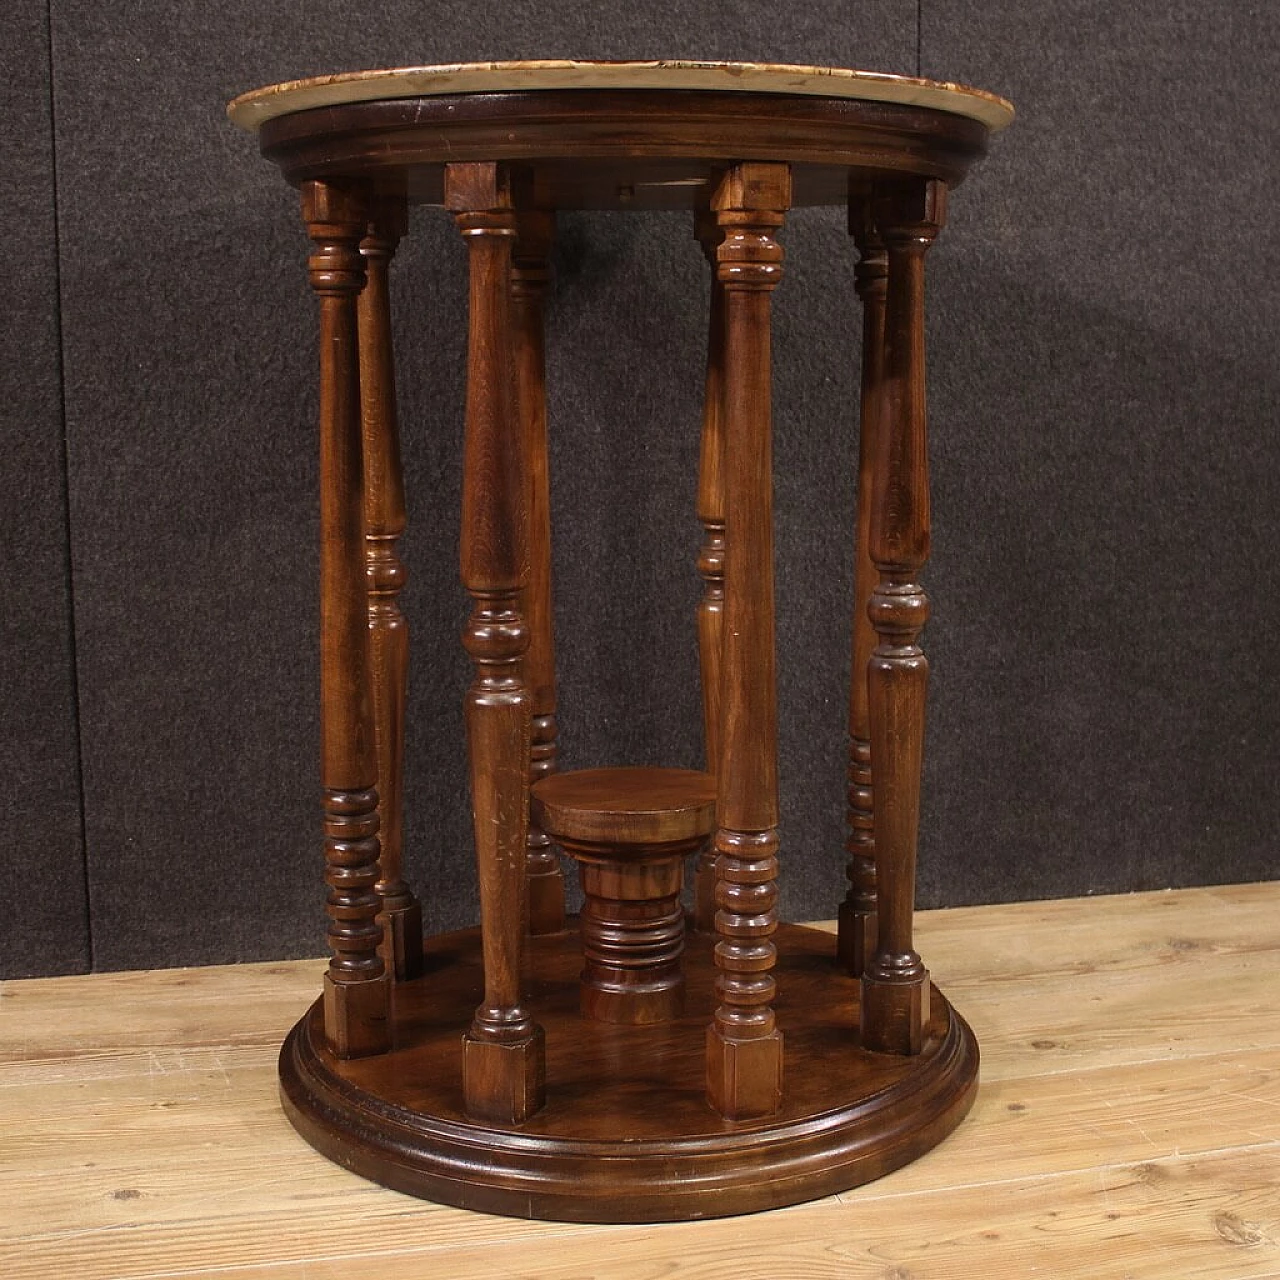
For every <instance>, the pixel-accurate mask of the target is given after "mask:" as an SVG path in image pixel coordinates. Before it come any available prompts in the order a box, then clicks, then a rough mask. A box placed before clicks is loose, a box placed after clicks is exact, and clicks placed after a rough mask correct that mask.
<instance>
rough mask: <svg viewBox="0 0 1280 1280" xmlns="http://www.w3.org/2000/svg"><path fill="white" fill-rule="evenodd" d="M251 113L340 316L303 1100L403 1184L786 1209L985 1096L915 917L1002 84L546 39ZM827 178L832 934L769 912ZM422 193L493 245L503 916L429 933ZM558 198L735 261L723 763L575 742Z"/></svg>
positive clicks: (479, 479) (713, 697)
mask: <svg viewBox="0 0 1280 1280" xmlns="http://www.w3.org/2000/svg"><path fill="white" fill-rule="evenodd" d="M229 111H230V115H231V118H232V120H234V121H235V122H236V123H237V124H239V125H242V126H244V127H245V128H247V129H250V130H253V131H256V132H257V133H258V136H259V139H260V142H261V147H262V152H263V154H264V155H265V156H267V157H268V158H269V159H271V160H273V161H274V162H275V163H277V164H278V165H279V166H280V168H281V169H282V170H283V172H284V174H285V176H286V178H288V180H289V181H290V182H292V183H293V184H294V185H295V186H297V187H298V188H299V189H300V191H301V196H302V213H303V218H304V220H305V222H306V224H307V229H308V233H309V235H310V237H311V239H312V241H313V242H314V252H313V253H312V256H311V258H310V263H309V266H310V278H311V284H312V287H313V289H314V291H315V293H316V295H317V297H318V300H319V306H320V335H321V336H320V379H321V383H320V459H321V651H322V675H321V704H322V720H321V739H322V786H323V793H324V799H323V818H324V845H325V862H326V880H327V883H328V885H329V896H328V914H329V920H330V926H329V941H330V944H331V946H332V950H333V958H332V960H331V961H330V965H329V971H328V973H327V974H326V977H325V980H324V991H323V994H322V996H321V998H320V999H319V1000H318V1001H317V1002H316V1004H315V1006H314V1007H313V1008H312V1009H311V1010H310V1011H309V1012H308V1014H307V1015H306V1016H305V1017H304V1018H303V1019H302V1020H301V1022H299V1023H298V1025H297V1026H296V1027H295V1028H294V1030H293V1031H292V1032H291V1033H290V1035H289V1038H288V1040H287V1041H286V1042H285V1045H284V1048H283V1049H282V1052H281V1059H280V1077H281V1087H282V1094H283V1099H284V1105H285V1109H286V1111H287V1113H288V1115H289V1118H290V1120H291V1121H292V1122H293V1124H294V1125H295V1126H296V1127H297V1129H298V1130H299V1131H300V1132H301V1133H302V1135H303V1136H304V1137H305V1138H306V1139H307V1140H308V1141H309V1142H310V1143H312V1145H314V1146H315V1147H317V1148H318V1149H319V1150H320V1151H322V1152H324V1153H325V1154H326V1155H328V1156H329V1157H331V1158H332V1159H334V1160H336V1161H338V1162H340V1163H341V1164H343V1165H345V1166H347V1167H349V1168H351V1169H354V1170H356V1171H357V1172H359V1173H362V1174H364V1175H365V1176H367V1177H370V1178H373V1179H376V1180H377V1181H379V1182H382V1183H385V1184H386V1185H388V1186H392V1187H396V1188H399V1189H401V1190H404V1191H408V1192H412V1193H414V1194H416V1195H421V1196H426V1197H429V1198H431V1199H435V1200H440V1201H444V1202H446V1203H449V1204H454V1205H460V1206H464V1207H470V1208H476V1209H482V1210H486V1211H490V1212H496V1213H505V1214H513V1215H519V1216H532V1217H546V1218H561V1219H569V1220H582V1221H601V1222H610V1221H617V1222H623V1221H661V1220H669V1219H681V1218H698V1217H709V1216H716V1215H723V1214H731V1213H742V1212H748V1211H752V1210H757V1209H766V1208H772V1207H775V1206H778V1205H784V1204H790V1203H794V1202H796V1201H800V1200H806V1199H810V1198H813V1197H816V1196H822V1195H827V1194H830V1193H832V1192H835V1191H839V1190H842V1189H845V1188H847V1187H850V1186H853V1185H856V1184H858V1183H860V1182H864V1181H867V1180H868V1179H871V1178H875V1177H878V1176H880V1175H881V1174H883V1173H885V1172H887V1171H888V1170H890V1169H893V1168H896V1167H897V1166H899V1165H901V1164H904V1163H906V1162H907V1161H909V1160H912V1159H914V1158H915V1157H917V1156H918V1155H920V1154H921V1153H923V1152H924V1151H926V1150H928V1149H929V1148H930V1147H932V1146H934V1145H935V1144H936V1143H937V1142H939V1141H940V1140H941V1139H942V1138H943V1137H945V1136H946V1134H948V1133H949V1132H950V1131H951V1130H952V1129H953V1128H954V1127H955V1126H956V1125H957V1124H959V1122H960V1120H961V1119H962V1118H963V1116H964V1115H965V1113H966V1112H967V1110H968V1108H969V1106H970V1104H971V1102H972V1099H973V1095H974V1090H975V1088H976V1083H977V1072H978V1048H977V1043H976V1041H975V1040H974V1037H973V1034H972V1032H971V1031H970V1030H969V1028H968V1027H967V1026H966V1025H965V1023H964V1021H963V1020H962V1019H961V1018H960V1017H959V1015H958V1014H957V1013H956V1012H955V1011H954V1010H953V1009H952V1008H951V1006H950V1005H949V1004H948V1003H947V1001H946V1000H945V999H944V998H943V997H942V996H941V994H939V992H938V991H937V990H936V988H934V987H932V985H931V984H930V981H929V975H928V973H927V971H926V969H925V966H924V964H923V962H922V961H921V958H920V956H919V955H918V954H917V952H916V950H915V948H914V945H913V940H912V911H913V899H914V892H915V861H916V827H917V817H918V812H919V795H920V762H921V748H922V739H923V727H924V718H923V717H924V700H925V684H926V679H927V663H926V660H925V657H924V654H923V652H922V650H921V649H920V647H919V643H918V641H919V636H920V632H921V630H922V628H923V627H924V625H925V622H926V619H927V617H928V612H929V604H928V598H927V596H926V594H925V592H924V589H923V587H921V585H920V582H919V578H920V570H921V567H922V565H923V564H924V562H925V560H926V558H927V556H928V550H929V490H928V461H927V441H926V427H925V390H924V338H923V334H924V325H923V299H924V292H923V288H924V260H925V255H926V252H927V250H928V249H929V246H930V245H931V244H932V242H933V240H934V237H935V236H936V235H937V233H938V231H939V229H940V228H941V226H942V223H943V220H944V214H945V209H946V202H947V192H948V191H949V189H950V188H951V187H953V186H954V185H956V184H957V183H958V182H960V181H961V179H962V178H963V177H964V175H965V172H966V170H967V169H968V167H969V166H970V165H971V164H972V163H973V162H974V161H975V160H977V159H978V158H979V157H980V156H981V155H982V154H983V152H984V150H985V147H986V143H987V139H988V136H989V134H990V133H991V132H992V131H994V130H998V129H1000V128H1003V127H1004V126H1005V125H1006V124H1007V123H1008V122H1009V121H1010V119H1011V118H1012V108H1011V107H1010V106H1009V104H1008V103H1006V102H1005V101H1004V100H1003V99H1000V98H997V97H994V96H993V95H991V94H987V93H982V92H980V91H978V90H974V89H968V88H963V87H961V86H957V85H949V84H937V83H932V82H929V81H923V80H912V79H906V78H902V77H896V76H886V75H875V74H871V73H867V72H858V71H845V70H838V69H830V68H815V67H790V66H773V65H761V64H751V63H690V62H643V63H641V62H636V63H584V62H518V63H485V64H470V65H456V66H447V67H416V68H409V69H403V70H396V71H380V72H362V73H356V74H352V75H342V76H331V77H324V78H321V79H315V80H303V81H297V82H293V83H290V84H284V85H277V86H273V87H271V88H267V89H261V90H258V91H257V92H254V93H250V94H246V95H245V96H243V97H241V98H238V99H236V101H235V102H233V103H232V104H231V106H230V108H229ZM815 204H818V205H828V204H833V205H841V206H846V207H847V208H848V211H849V228H850V232H851V234H852V237H853V240H854V243H855V245H856V247H857V250H858V253H859V255H860V256H859V261H858V264H857V269H856V280H857V292H858V295H859V297H860V299H861V304H862V308H863V369H862V407H861V435H860V461H859V482H858V495H859V499H858V515H857V534H858V539H857V544H858V553H857V570H856V585H855V595H856V600H855V601H853V614H854V623H853V635H852V651H853V670H854V672H855V677H856V678H855V679H854V680H853V682H852V689H851V693H850V717H849V726H850V754H849V832H850V834H849V842H848V852H849V863H848V876H849V881H850V889H849V893H848V895H847V897H846V899H845V901H844V902H843V903H841V904H840V907H839V932H838V935H837V937H835V938H832V937H831V936H830V935H829V934H826V933H823V932H821V931H818V930H814V929H807V928H802V927H799V926H795V925H786V924H780V923H779V921H778V919H777V915H776V911H775V903H776V897H777V890H776V884H777V873H778V847H779V844H778V796H777V767H776V707H775V688H774V684H775V679H774V618H773V612H774V611H773V569H772V565H773V546H772V537H773V534H772V517H771V492H772V476H771V463H770V363H769V355H770V295H771V293H772V291H773V289H774V288H775V286H776V285H777V284H778V282H779V280H780V278H781V276H782V259H783V253H782V248H781V246H780V244H779V242H778V240H777V239H776V233H777V231H778V229H779V228H780V227H781V226H782V223H783V220H784V217H785V215H786V212H787V210H788V209H789V208H791V207H793V206H796V205H815ZM412 205H436V206H441V205H442V206H443V207H444V208H445V209H447V210H448V211H449V212H450V213H451V214H452V215H453V217H454V219H455V221H456V223H457V225H458V228H459V230H460V231H461V233H462V236H463V239H464V242H465V244H466V251H467V255H468V259H469V263H470V273H471V285H470V328H469V357H468V386H467V404H466V426H465V431H466V437H465V456H464V483H463V498H462V581H463V584H464V586H465V587H466V589H467V591H468V592H469V594H470V596H471V601H472V605H471V613H470V617H469V619H468V622H467V625H466V628H465V631H464V637H463V643H464V645H465V647H466V650H467V653H468V654H469V655H470V657H471V659H472V661H473V663H474V669H475V675H474V680H473V682H472V684H471V686H470V689H469V690H468V691H467V693H466V722H467V737H468V743H467V745H468V750H469V758H470V768H471V795H472V806H473V810H474V819H475V852H476V858H477V862H478V867H479V884H480V904H479V906H480V927H479V928H478V929H471V930H464V931H462V932H459V933H453V934H448V935H444V936H440V937H433V938H429V939H427V940H426V941H425V943H424V941H423V937H422V908H421V905H420V903H419V901H418V899H417V898H416V897H415V896H414V894H413V893H412V892H411V890H410V888H409V886H408V885H407V884H406V883H405V880H404V877H403V873H402V858H401V827H402V823H401V813H402V803H403V801H402V782H401V772H402V770H401V761H402V757H403V722H404V696H405V673H406V670H407V664H408V649H407V634H406V630H405V623H404V618H403V616H402V615H401V612H400V609H399V606H398V603H397V597H398V594H399V591H400V587H401V585H402V582H403V578H404V567H403V565H402V564H401V562H400V560H399V558H398V556H397V551H396V544H397V540H398V538H399V537H400V535H401V533H402V532H403V530H404V525H405V513H404V493H403V482H402V478H401V474H400V462H399V441H398V434H397V425H396V414H395V392H394V384H393V373H392V360H391V332H390V309H389V305H388V292H387V288H388V285H387V274H388V265H389V262H390V259H391V257H392V255H393V254H394V252H395V248H396V244H397V241H398V239H399V238H400V236H401V235H402V234H403V233H404V232H405V230H406V227H407V210H408V208H409V207H410V206H412ZM559 209H623V210H625V209H684V210H688V211H689V213H690V215H691V218H690V222H691V228H692V230H693V232H694V234H696V235H697V237H698V238H699V240H700V241H701V244H702V246H703V248H704V250H705V252H706V255H707V257H708V259H709V261H710V263H711V267H712V271H713V288H712V300H711V313H710V320H709V342H708V359H707V377H706V399H705V406H704V411H703V421H702V446H701V467H700V476H699V493H698V509H697V517H698V519H699V520H700V521H701V523H702V526H703V531H704V532H703V540H702V544H701V548H700V550H699V553H698V558H697V566H698V571H699V573H700V574H701V576H702V579H703V584H704V587H703V596H702V600H701V604H700V606H699V610H698V617H697V624H696V625H697V636H698V643H699V649H700V655H701V671H702V685H703V688H702V698H703V707H704V731H705V738H706V752H707V761H708V769H707V771H706V772H705V773H690V772H689V771H685V770H669V769H663V768H661V767H657V766H655V767H652V768H646V769H628V770H617V769H609V768H599V769H594V770H589V771H584V772H582V773H577V774H558V773H557V772H556V722H555V671H554V658H553V642H552V635H551V581H550V551H549V548H550V514H549V499H548V480H547V437H546V431H547V424H546V405H545V391H544V378H543V299H544V295H545V293H546V290H547V288H548V281H549V267H548V260H549V255H550V249H551V244H552V238H553V234H554V225H555V214H556V211H557V210H559ZM691 514H692V513H691ZM600 763H601V764H609V763H610V762H607V761H605V762H600ZM531 814H532V817H531ZM557 843H559V844H562V845H563V847H564V848H565V849H566V850H567V851H568V852H570V853H572V854H573V856H574V857H575V858H576V859H577V860H578V862H579V864H580V867H581V870H582V874H583V876H584V880H585V883H586V887H587V891H588V910H587V912H586V913H585V914H584V921H583V923H582V924H581V925H579V923H578V922H577V921H576V920H574V919H571V918H566V916H565V909H564V886H563V880H562V873H561V870H560V859H559V857H558V856H557V853H556V850H555V845H556V844H557ZM686 858H688V859H690V860H691V861H692V862H693V867H692V879H693V902H694V906H693V910H692V912H691V914H690V916H689V918H688V919H687V920H686V918H685V913H684V912H683V910H682V909H680V907H679V905H678V904H679V896H678V894H679V889H680V881H681V878H682V877H681V870H682V867H683V865H684V862H685V859H686Z"/></svg>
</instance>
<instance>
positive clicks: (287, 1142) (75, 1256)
mask: <svg viewBox="0 0 1280 1280" xmlns="http://www.w3.org/2000/svg"><path fill="white" fill-rule="evenodd" d="M1278 921H1280V882H1276V883H1272V884H1263V885H1247V886H1229V887H1220V888H1211V889H1192V890H1183V891H1178V892H1168V893H1153V894H1138V895H1133V896H1127V897H1114V898H1089V899H1080V900H1072V901H1065V902H1047V903H1028V904H1022V905H1015V906H1000V907H978V908H965V909H961V910H954V911H939V912H932V913H928V914H925V915H923V916H921V917H920V924H919V937H920V941H921V948H920V949H921V952H922V953H923V955H924V956H925V959H926V961H927V963H928V964H929V967H930V969H931V970H932V972H933V975H934V977H935V979H936V980H937V982H938V984H939V985H940V986H941V987H942V988H943V989H944V990H945V991H946V992H947V994H948V996H949V997H950V998H951V999H952V1001H953V1002H954V1003H955V1004H956V1005H957V1007H958V1008H960V1010H961V1011H962V1012H963V1013H964V1014H965V1016H966V1017H967V1018H968V1019H969V1021H970V1022H971V1023H972V1025H973V1027H974V1029H975V1031H976V1032H977V1034H978V1038H979V1040H980V1041H981V1044H982V1051H983V1071H982V1086H981V1089H980V1092H979V1096H978V1101H977V1104H976V1106H975V1108H974V1110H973V1112H972V1114H971V1116H970V1117H969V1119H968V1120H966V1121H965V1123H964V1124H963V1125H962V1126H961V1127H960V1129H959V1130H958V1131H957V1133H956V1134H955V1135H953V1137H951V1138H950V1139H949V1140H948V1141H947V1142H945V1143H944V1144H943V1145H942V1146H941V1147H939V1148H938V1149H937V1150H935V1151H933V1152H931V1153H930V1154H929V1155H927V1156H926V1157H924V1159H922V1160H920V1161H918V1162H917V1163H916V1164H914V1165H911V1166H909V1167H907V1168H905V1169H902V1170H899V1171H898V1172H897V1173H894V1174H891V1175H890V1176H888V1177H886V1178H884V1179H882V1180H881V1181H879V1182H876V1183H873V1184H871V1185H870V1186H867V1187H862V1188H860V1189H858V1190H856V1191H852V1192H849V1193H847V1194H844V1195H840V1196H833V1197H831V1198H829V1199H826V1200H822V1201H819V1202H816V1203H814V1204H810V1205H802V1206H797V1207H796V1208H792V1209H785V1210H781V1211H778V1212H775V1213H768V1214H758V1215H755V1216H753V1217H747V1218H734V1219H724V1220H720V1221H714V1222H701V1223H682V1224H675V1225H667V1226H643V1227H600V1226H576V1225H570V1224H564V1223H533V1222H517V1221H512V1220H508V1219H502V1218H495V1217H488V1216H484V1215H480V1214H472V1213H465V1212H462V1211H459V1210H454V1209H446V1208H442V1207H439V1206H435V1205H431V1204H427V1203H425V1202H422V1201H418V1200H414V1199H411V1198H409V1197H407V1196H402V1195H398V1194H396V1193H395V1192H391V1191H386V1190H383V1189H382V1188H379V1187H375V1186H373V1185H372V1184H369V1183H366V1182H364V1181H362V1180H361V1179H360V1178H357V1177H355V1176H354V1175H352V1174H348V1173H345V1172H344V1171H343V1170H341V1169H339V1168H337V1167H336V1166H335V1165H332V1164H330V1163H329V1162H328V1161H326V1160H324V1159H322V1158H321V1157H320V1156H318V1155H316V1154H315V1153H314V1152H313V1151H312V1150H311V1149H310V1148H309V1147H307V1146H306V1145H305V1144H304V1143H303V1142H302V1141H301V1140H300V1139H299V1138H298V1137H297V1136H296V1135H295V1134H294V1133H293V1131H292V1129H290V1127H289V1126H288V1124H287V1123H286V1122H285V1120H284V1118H283V1116H282V1115H281V1113H280V1110H279V1107H278V1105H277V1102H276V1092H275V1054H276V1047H277V1045H278V1043H279V1041H280V1039H281V1037H282V1035H283V1034H284V1032H285V1030H286V1029H287V1028H288V1027H289V1026H290V1025H291V1024H292V1023H293V1022H294V1021H295V1020H296V1018H297V1017H298V1016H299V1015H300V1014H301V1012H302V1010H303V1009H304V1008H305V1007H306V1005H307V1004H308V1003H309V1002H310V1001H311V1000H312V999H313V997H314V995H315V994H316V993H317V991H318V989H319V980H320V973H321V972H322V969H323V964H322V962H320V961H301V962H296V963H287V964H286V963H281V964H264V965H244V966H238V967H234V968H209V969H186V970H165V971H158V972H152V973H121V974H104V975H98V976H94V977H87V978H52V979H39V980H34V981H24V982H9V983H6V984H3V985H0V1275H2V1276H3V1280H36V1278H37V1277H38V1278H39V1280H64V1278H65V1280H141V1278H142V1277H160V1276H186V1277H199V1278H201V1280H207V1278H209V1277H214V1276H228V1277H236V1278H237V1280H252V1278H254V1277H262V1278H263V1280H304V1278H305V1280H375V1278H376V1280H416V1278H417V1277H433V1278H434V1277H441V1278H447V1280H469V1278H470V1277H477V1278H478V1277H482V1276H483V1277H504V1278H515V1277H530V1278H533V1277H537V1278H540V1280H541V1278H544V1277H545V1278H547V1280H587V1278H588V1277H601V1278H602V1280H603V1278H608V1280H659V1278H660V1277H661V1278H662V1280H669V1278H671V1277H676V1278H678V1280H721V1278H723V1280H743V1278H744V1277H769V1278H770V1280H780V1278H784V1277H793V1276H794V1277H805V1278H806V1280H808V1278H812V1280H825V1278H826V1277H837V1276H839V1277H841V1278H842V1280H862V1278H864V1277H865V1278H866V1280H944V1278H945V1280H952V1278H956V1280H959V1278H961V1277H963V1278H964V1280H972V1278H974V1277H978V1278H980V1280H1004V1278H1006V1277H1008V1278H1010V1280H1012V1278H1015V1277H1016V1278H1017V1280H1026V1278H1027V1277H1034V1276H1046V1277H1054V1278H1069V1277H1089V1280H1113V1278H1114V1280H1120V1278H1125V1280H1202V1278H1204V1280H1208V1278H1209V1277H1213V1278H1214V1280H1219V1278H1221V1280H1245V1278H1246V1277H1248V1278H1251V1280H1258V1278H1261V1277H1268V1276H1270V1277H1280V930H1278V929H1277V922H1278Z"/></svg>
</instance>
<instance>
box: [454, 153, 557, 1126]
mask: <svg viewBox="0 0 1280 1280" xmlns="http://www.w3.org/2000/svg"><path fill="white" fill-rule="evenodd" d="M445 203H446V205H447V207H448V208H449V210H450V211H451V212H452V213H453V214H454V217H455V219H456V221H457V223H458V227H459V229H460V230H461V232H462V235H463V237H464V238H465V241H466V243H467V247H468V257H469V259H470V271H471V313H470V330H469V337H468V363H467V427H466V445H465V450H464V455H463V487H462V582H463V585H464V586H465V587H466V589H467V591H468V592H469V593H470V595H471V614H470V617H469V618H468V620H467V624H466V627H465V630H464V632H463V643H464V645H465V646H466V649H467V652H468V654H469V655H470V656H471V659H472V661H473V662H474V664H475V678H474V680H473V682H472V684H471V688H470V689H469V690H468V692H467V700H466V722H467V744H468V749H469V753H470V762H471V803H472V808H473V811H474V817H475V841H476V861H477V865H478V869H479V877H480V928H481V932H482V935H483V953H484V1001H483V1003H482V1004H481V1005H480V1007H479V1008H478V1009H477V1010H476V1014H475V1018H474V1019H473V1020H472V1023H471V1027H470V1029H469V1030H468V1031H467V1033H466V1036H465V1039H464V1043H463V1093H464V1100H465V1104H466V1108H467V1113H468V1114H469V1115H470V1116H472V1117H474V1118H476V1119H483V1120H494V1121H498V1122H500V1123H504V1124H518V1123H520V1122H521V1121H523V1120H525V1119H527V1118H528V1117H529V1116H531V1115H532V1114H533V1113H534V1112H536V1111H537V1110H538V1109H539V1107H541V1106H542V1101H543V1097H544V1094H545V1089H546V1071H545V1065H544V1049H543V1034H542V1028H541V1027H540V1026H538V1024H537V1023H536V1022H534V1020H533V1019H532V1018H531V1017H530V1016H529V1015H528V1013H526V1012H525V1010H524V1009H523V1008H522V1007H521V1004H520V977H521V959H522V954H523V949H524V936H525V931H526V922H527V919H528V890H527V884H526V878H525V857H526V853H525V846H526V839H527V836H528V828H529V748H530V739H531V727H530V721H531V711H530V703H529V693H528V690H527V689H526V687H525V684H524V680H523V678H522V674H521V666H522V663H523V660H524V656H525V652H526V649H527V648H528V643H529V633H528V630H527V628H526V626H525V621H524V618H523V617H521V614H520V594H521V591H522V589H523V588H524V587H525V585H526V583H527V564H528V511H527V506H528V478H527V476H526V475H525V467H524V450H523V448H522V447H521V443H520V424H519V414H518V411H517V404H516V375H515V341H514V334H513V332H512V329H513V326H512V307H511V249H512V244H513V242H514V240H515V234H516V218H515V213H514V211H513V208H512V202H511V188H510V182H509V179H508V176H507V174H506V172H505V170H504V169H503V168H502V167H501V166H499V165H496V164H451V165H448V166H447V167H446V169H445Z"/></svg>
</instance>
